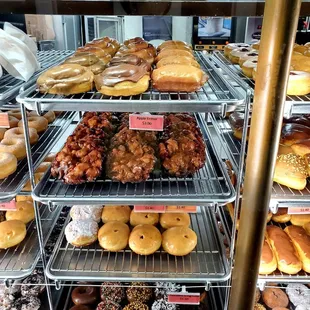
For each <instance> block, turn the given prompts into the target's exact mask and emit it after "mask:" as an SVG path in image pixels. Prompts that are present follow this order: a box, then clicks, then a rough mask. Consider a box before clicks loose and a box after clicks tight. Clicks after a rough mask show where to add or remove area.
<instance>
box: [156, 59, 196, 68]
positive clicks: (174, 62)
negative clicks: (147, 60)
mask: <svg viewBox="0 0 310 310" xmlns="http://www.w3.org/2000/svg"><path fill="white" fill-rule="evenodd" d="M167 65H189V66H193V67H196V68H200V65H199V63H198V62H197V61H196V60H195V59H193V58H190V57H186V56H168V57H165V58H163V59H162V60H160V61H159V62H158V63H157V64H156V67H157V68H160V67H163V66H167Z"/></svg>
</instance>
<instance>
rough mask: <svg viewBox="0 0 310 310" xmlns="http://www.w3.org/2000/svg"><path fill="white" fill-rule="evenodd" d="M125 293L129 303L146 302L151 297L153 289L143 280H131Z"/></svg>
mask: <svg viewBox="0 0 310 310" xmlns="http://www.w3.org/2000/svg"><path fill="white" fill-rule="evenodd" d="M126 294H127V299H128V301H129V302H130V303H132V302H134V301H139V302H142V303H146V302H148V301H149V300H150V299H151V297H152V295H153V291H152V289H151V288H149V287H147V284H145V283H143V282H132V284H131V286H130V287H128V288H127V291H126Z"/></svg>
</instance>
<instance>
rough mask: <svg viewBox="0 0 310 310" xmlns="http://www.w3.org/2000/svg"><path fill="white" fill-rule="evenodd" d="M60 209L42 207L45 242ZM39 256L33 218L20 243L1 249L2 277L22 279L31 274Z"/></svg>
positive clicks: (0, 267)
mask: <svg viewBox="0 0 310 310" xmlns="http://www.w3.org/2000/svg"><path fill="white" fill-rule="evenodd" d="M60 211H61V209H60V208H56V209H55V210H54V211H53V212H50V211H49V210H48V208H47V207H46V206H41V207H40V214H41V223H42V232H43V236H44V238H45V240H44V242H46V241H47V240H48V238H49V236H50V234H51V232H52V230H53V226H54V224H55V222H56V220H57V218H58V216H59V213H60ZM39 258H40V246H39V239H38V234H37V229H36V222H35V220H33V221H32V222H30V223H29V224H27V235H26V237H25V239H24V240H23V241H22V242H21V243H20V244H19V245H17V246H15V247H12V248H9V249H6V250H0V279H21V278H25V277H27V276H29V275H30V274H31V273H32V271H33V270H34V268H35V267H36V265H37V263H38V261H39Z"/></svg>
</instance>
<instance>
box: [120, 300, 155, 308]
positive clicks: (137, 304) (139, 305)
mask: <svg viewBox="0 0 310 310" xmlns="http://www.w3.org/2000/svg"><path fill="white" fill-rule="evenodd" d="M148 309H149V307H148V306H147V305H145V304H143V303H142V302H140V301H134V302H131V303H130V304H129V305H127V306H126V307H125V308H124V310H148Z"/></svg>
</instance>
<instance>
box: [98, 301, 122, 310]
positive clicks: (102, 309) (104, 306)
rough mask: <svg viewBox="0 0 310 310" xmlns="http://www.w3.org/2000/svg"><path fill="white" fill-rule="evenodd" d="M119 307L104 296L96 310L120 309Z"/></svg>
mask: <svg viewBox="0 0 310 310" xmlns="http://www.w3.org/2000/svg"><path fill="white" fill-rule="evenodd" d="M121 309H122V307H121V306H120V305H119V304H118V303H116V302H114V301H112V300H110V299H107V298H104V300H102V301H101V302H100V304H98V306H97V308H96V310H121Z"/></svg>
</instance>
